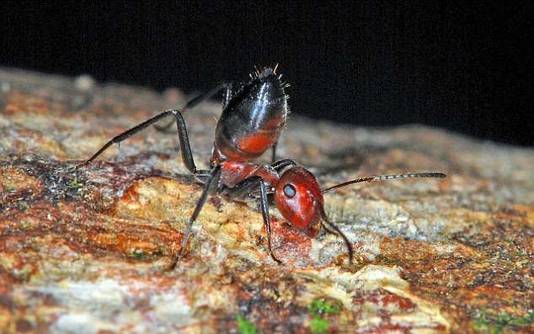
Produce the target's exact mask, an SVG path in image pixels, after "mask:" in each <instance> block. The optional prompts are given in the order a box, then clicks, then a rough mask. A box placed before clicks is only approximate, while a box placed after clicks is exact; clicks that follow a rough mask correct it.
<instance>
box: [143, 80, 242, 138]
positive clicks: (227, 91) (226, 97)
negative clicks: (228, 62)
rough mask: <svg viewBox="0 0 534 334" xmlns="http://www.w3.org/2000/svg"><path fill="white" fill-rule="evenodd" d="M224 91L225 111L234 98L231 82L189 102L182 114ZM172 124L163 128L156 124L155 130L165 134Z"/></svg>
mask: <svg viewBox="0 0 534 334" xmlns="http://www.w3.org/2000/svg"><path fill="white" fill-rule="evenodd" d="M222 89H224V90H225V91H224V100H223V109H224V108H226V106H227V105H228V101H230V98H231V97H232V83H230V82H223V83H220V84H218V85H217V86H215V87H214V88H212V89H210V90H209V91H207V92H204V93H202V94H200V95H199V96H197V97H194V98H192V99H191V100H189V101H187V103H186V104H185V106H184V107H183V108H182V112H185V111H187V110H188V109H191V108H194V107H196V106H197V105H198V104H200V103H201V102H203V101H205V100H207V99H209V98H211V97H212V96H213V95H215V94H217V93H218V92H220V91H221V90H222ZM172 123H173V122H172V121H171V122H169V123H167V124H165V125H162V126H159V125H157V124H156V125H154V128H156V130H158V131H161V132H165V131H167V130H168V129H169V128H170V127H171V125H172Z"/></svg>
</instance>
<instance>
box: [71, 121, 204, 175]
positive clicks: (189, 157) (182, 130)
mask: <svg viewBox="0 0 534 334" xmlns="http://www.w3.org/2000/svg"><path fill="white" fill-rule="evenodd" d="M171 115H172V116H174V118H175V120H176V127H177V128H178V139H179V141H180V148H181V152H182V160H183V161H184V164H185V166H186V167H187V169H188V170H189V171H190V172H191V173H193V174H195V175H196V174H200V173H203V172H204V171H198V170H197V167H196V166H195V161H194V159H193V153H192V152H191V144H190V143H189V137H188V135H187V128H186V126H185V121H184V118H183V116H182V114H181V113H180V111H179V110H166V111H164V112H162V113H160V114H158V115H156V116H154V117H152V118H150V119H149V120H146V121H144V122H143V123H141V124H139V125H136V126H134V127H133V128H131V129H129V130H126V131H125V132H123V133H121V134H119V135H117V136H115V137H113V139H111V140H110V141H108V142H107V143H106V144H104V146H102V147H101V148H100V149H99V150H98V151H97V152H96V153H95V154H93V155H92V156H91V157H90V158H89V159H87V160H86V161H84V162H82V163H81V164H79V165H78V166H77V167H82V166H85V165H87V164H89V163H91V162H92V161H93V160H95V159H96V158H97V157H98V156H99V155H100V154H102V153H103V152H104V151H105V150H107V149H108V148H109V147H110V146H111V145H113V144H117V143H120V142H121V141H123V140H125V139H127V138H129V137H131V136H133V135H134V134H136V133H137V132H139V131H141V130H143V129H145V128H146V127H148V126H150V125H152V124H154V123H156V122H157V121H159V120H161V119H162V118H165V117H168V116H171Z"/></svg>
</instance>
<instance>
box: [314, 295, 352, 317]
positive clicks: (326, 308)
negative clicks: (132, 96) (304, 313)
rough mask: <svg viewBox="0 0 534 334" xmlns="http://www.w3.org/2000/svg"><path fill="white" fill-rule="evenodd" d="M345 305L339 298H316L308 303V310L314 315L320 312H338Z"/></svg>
mask: <svg viewBox="0 0 534 334" xmlns="http://www.w3.org/2000/svg"><path fill="white" fill-rule="evenodd" d="M342 308H343V306H342V305H341V303H340V302H339V301H337V300H326V299H325V298H317V299H314V300H313V301H312V302H311V303H310V305H308V311H310V313H311V314H314V315H320V314H338V313H339V312H341V309H342Z"/></svg>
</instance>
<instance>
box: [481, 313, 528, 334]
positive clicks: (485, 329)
mask: <svg viewBox="0 0 534 334" xmlns="http://www.w3.org/2000/svg"><path fill="white" fill-rule="evenodd" d="M531 324H534V311H529V312H528V313H527V314H526V315H524V316H522V317H514V316H512V315H510V314H508V313H500V314H498V315H490V314H488V313H486V312H485V311H481V312H479V313H478V314H477V315H476V316H475V318H474V320H473V327H474V329H475V330H477V331H479V332H482V333H491V334H500V333H502V331H503V329H504V327H507V326H511V327H521V326H528V325H531Z"/></svg>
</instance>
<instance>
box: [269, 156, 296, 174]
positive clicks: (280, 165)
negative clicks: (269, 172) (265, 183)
mask: <svg viewBox="0 0 534 334" xmlns="http://www.w3.org/2000/svg"><path fill="white" fill-rule="evenodd" d="M296 165H297V163H296V162H295V161H294V160H291V159H282V160H278V161H276V162H273V163H272V164H271V167H272V168H274V170H276V171H277V172H280V171H281V170H282V169H284V168H286V167H287V166H296Z"/></svg>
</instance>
